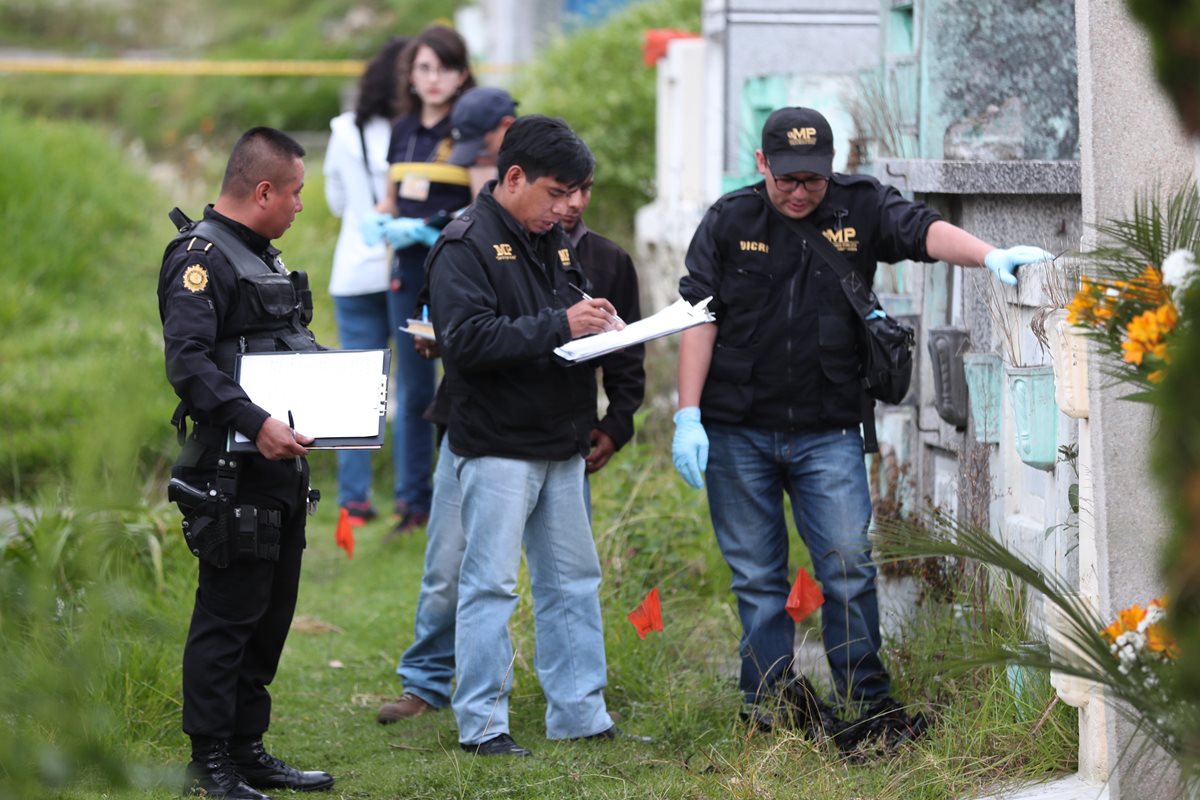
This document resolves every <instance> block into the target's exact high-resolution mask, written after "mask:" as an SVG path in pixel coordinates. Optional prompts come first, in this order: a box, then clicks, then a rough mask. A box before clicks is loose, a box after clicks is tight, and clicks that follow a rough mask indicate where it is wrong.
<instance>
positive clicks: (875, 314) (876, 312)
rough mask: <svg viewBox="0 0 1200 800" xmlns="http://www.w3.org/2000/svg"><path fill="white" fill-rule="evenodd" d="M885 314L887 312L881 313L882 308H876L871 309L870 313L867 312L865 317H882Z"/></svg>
mask: <svg viewBox="0 0 1200 800" xmlns="http://www.w3.org/2000/svg"><path fill="white" fill-rule="evenodd" d="M886 316H887V314H885V313H883V309H882V308H877V309H875V310H874V311H872V312H871V313H870V314H867V316H866V319H883V318H884V317H886Z"/></svg>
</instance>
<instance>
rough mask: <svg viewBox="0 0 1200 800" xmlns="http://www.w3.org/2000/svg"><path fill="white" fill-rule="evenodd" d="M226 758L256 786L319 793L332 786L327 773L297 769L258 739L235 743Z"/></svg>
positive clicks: (331, 779)
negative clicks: (271, 752)
mask: <svg viewBox="0 0 1200 800" xmlns="http://www.w3.org/2000/svg"><path fill="white" fill-rule="evenodd" d="M229 755H230V758H232V759H233V763H234V766H236V767H237V771H238V772H239V773H241V776H242V777H243V778H244V779H245V781H246V783H248V784H250V785H251V786H253V787H254V788H256V789H293V790H295V791H297V792H323V791H325V790H326V789H331V788H333V776H332V775H330V774H329V773H328V772H316V771H313V772H301V771H300V770H298V769H296V768H295V767H289V766H288V765H287V764H285V763H283V761H281V760H279V759H278V758H276V757H275V756H273V755H271V754H270V753H268V752H267V749H266V748H265V747H264V746H263V743H262V739H254V740H252V741H249V742H242V743H235V744H233V745H231V746H230V748H229Z"/></svg>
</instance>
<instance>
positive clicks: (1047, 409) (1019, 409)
mask: <svg viewBox="0 0 1200 800" xmlns="http://www.w3.org/2000/svg"><path fill="white" fill-rule="evenodd" d="M1008 391H1009V399H1010V400H1011V402H1012V409H1013V422H1014V423H1015V427H1016V431H1015V433H1016V437H1017V440H1016V445H1017V455H1019V456H1020V457H1021V460H1022V461H1024V462H1025V463H1026V464H1028V465H1029V466H1031V467H1034V468H1036V469H1042V470H1052V469H1054V462H1055V458H1056V456H1057V454H1058V405H1057V404H1056V403H1055V402H1054V368H1053V367H1052V366H1050V365H1049V364H1045V365H1043V366H1039V367H1009V369H1008Z"/></svg>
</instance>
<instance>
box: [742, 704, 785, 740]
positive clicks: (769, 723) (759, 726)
mask: <svg viewBox="0 0 1200 800" xmlns="http://www.w3.org/2000/svg"><path fill="white" fill-rule="evenodd" d="M738 719H740V720H741V721H742V722H744V723H746V729H747V731H748V732H749V733H751V734H755V733H771V732H772V731H773V730H775V726H776V725H777V724H778V723H777V722H776V720H775V712H774V711H770V710H768V709H766V708H763V707H762V706H760V705H747V706H746V707H745V708H743V709H742V710H741V711H739V712H738Z"/></svg>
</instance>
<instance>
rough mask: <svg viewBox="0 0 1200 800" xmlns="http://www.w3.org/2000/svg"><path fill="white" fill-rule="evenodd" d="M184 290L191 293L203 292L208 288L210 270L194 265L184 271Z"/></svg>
mask: <svg viewBox="0 0 1200 800" xmlns="http://www.w3.org/2000/svg"><path fill="white" fill-rule="evenodd" d="M183 288H185V289H187V290H188V291H189V292H203V291H204V290H205V289H207V288H208V270H206V269H205V268H204V267H202V266H200V265H199V264H192V265H191V266H190V267H188V268H187V269H185V270H184V271H183Z"/></svg>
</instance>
